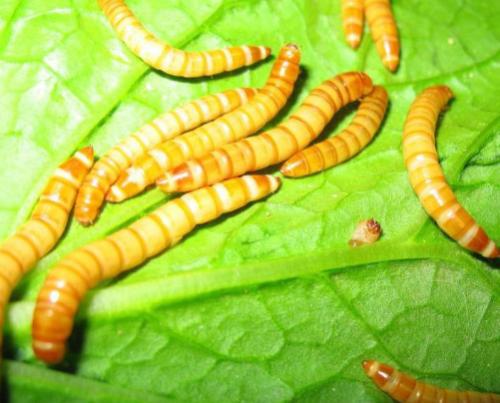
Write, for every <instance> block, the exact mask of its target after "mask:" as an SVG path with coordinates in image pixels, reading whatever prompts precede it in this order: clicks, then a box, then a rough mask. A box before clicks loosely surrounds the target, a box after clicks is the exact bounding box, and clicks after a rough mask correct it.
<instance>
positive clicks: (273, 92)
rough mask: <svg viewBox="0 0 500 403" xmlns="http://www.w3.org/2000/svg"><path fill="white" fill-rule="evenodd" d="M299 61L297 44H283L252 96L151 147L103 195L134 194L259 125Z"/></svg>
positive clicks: (275, 106) (287, 89) (288, 87)
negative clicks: (216, 115)
mask: <svg viewBox="0 0 500 403" xmlns="http://www.w3.org/2000/svg"><path fill="white" fill-rule="evenodd" d="M299 61H300V50H299V49H298V47H297V46H295V45H286V46H284V47H283V48H282V49H281V52H280V54H279V56H278V58H277V59H276V62H275V63H274V65H273V67H272V70H271V74H270V77H269V78H268V80H267V82H266V85H265V86H264V87H263V88H262V89H260V90H259V92H258V93H257V95H255V96H254V97H253V99H251V100H250V101H249V102H247V103H246V104H245V105H243V106H241V107H239V108H238V109H236V110H234V111H232V112H230V113H228V114H226V115H224V116H222V117H220V118H219V119H217V120H215V121H213V122H210V123H207V124H206V125H203V126H201V127H199V128H198V129H195V130H193V131H191V132H189V133H186V134H184V135H182V136H179V137H177V138H175V139H172V140H170V141H167V142H165V143H163V144H161V145H159V146H157V147H155V148H154V149H152V150H150V151H149V152H148V153H147V154H146V155H145V156H144V157H142V158H140V159H139V160H137V162H136V163H135V164H134V165H132V166H131V167H130V168H128V169H127V170H125V171H124V172H122V174H121V175H120V177H119V178H118V180H117V181H116V183H115V185H114V186H112V187H111V190H110V192H109V193H108V195H107V197H106V199H107V200H108V201H111V202H119V201H122V200H125V199H127V198H129V197H131V196H134V195H136V194H137V193H139V192H141V191H142V190H143V189H145V188H146V187H147V186H149V185H151V184H153V183H154V182H155V180H156V179H157V178H158V177H159V176H160V175H161V174H162V173H164V172H165V171H167V170H169V169H171V168H175V167H176V166H178V165H180V164H182V163H183V162H184V161H187V160H189V159H191V158H199V157H201V156H203V155H205V154H207V153H208V152H210V151H212V150H214V149H216V148H218V147H220V146H222V145H224V144H227V143H231V142H234V141H236V140H239V139H241V138H243V137H246V136H249V135H250V134H252V133H255V132H256V131H258V130H259V129H261V128H262V127H263V126H264V125H265V124H266V123H267V122H268V121H269V120H271V119H272V118H273V117H274V116H276V114H277V113H278V111H279V110H280V109H281V108H282V107H283V106H284V105H285V104H286V102H287V100H288V97H289V96H290V95H291V93H292V91H293V88H294V85H295V81H296V80H297V77H298V75H299V73H300V67H299Z"/></svg>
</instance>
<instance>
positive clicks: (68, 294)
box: [32, 175, 279, 363]
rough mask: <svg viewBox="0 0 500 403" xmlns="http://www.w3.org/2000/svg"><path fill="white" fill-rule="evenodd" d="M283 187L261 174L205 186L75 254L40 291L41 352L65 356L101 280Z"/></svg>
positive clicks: (36, 332)
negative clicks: (82, 308) (79, 315)
mask: <svg viewBox="0 0 500 403" xmlns="http://www.w3.org/2000/svg"><path fill="white" fill-rule="evenodd" d="M278 187H279V179H278V178H275V177H274V176H269V175H262V176H259V175H257V176H244V177H241V178H236V179H232V180H228V181H226V182H223V183H218V184H216V185H214V186H212V187H206V188H203V189H199V190H197V191H194V192H192V193H188V194H185V195H183V196H182V197H180V198H178V199H174V200H171V201H169V202H167V203H166V204H165V205H164V206H162V207H160V208H158V209H156V210H155V211H153V212H152V213H150V214H148V215H147V216H145V217H143V218H140V219H139V220H137V221H136V222H134V223H133V224H132V225H130V226H129V227H127V228H124V229H122V230H119V231H117V232H115V233H114V234H112V235H110V236H108V237H106V238H105V239H102V240H98V241H95V242H92V243H90V244H88V245H86V246H84V247H82V248H80V249H77V250H76V251H74V252H72V253H70V254H69V255H68V256H66V257H65V258H64V259H63V260H62V261H61V262H59V263H58V264H57V265H56V267H55V268H54V269H53V270H51V271H50V272H49V273H48V275H47V278H46V280H45V283H44V284H43V286H42V289H41V290H40V293H39V294H38V298H37V301H36V306H35V313H34V317H33V328H32V329H33V349H34V351H35V354H36V356H37V357H38V358H39V359H41V360H43V361H45V362H47V363H56V362H59V361H60V360H61V359H62V358H63V356H64V352H65V343H66V340H67V339H68V337H69V335H70V333H71V330H72V328H73V322H74V317H75V314H76V311H77V309H78V306H79V304H80V301H81V300H82V298H83V297H84V295H85V294H86V293H87V291H88V290H89V289H91V288H92V287H94V286H95V285H96V284H97V283H99V282H100V281H102V280H104V279H110V278H113V277H116V276H117V275H118V274H120V273H122V272H124V271H126V270H130V269H132V268H134V267H136V266H137V265H139V264H141V263H143V262H144V261H146V260H147V259H149V258H151V257H152V256H155V255H157V254H159V253H161V252H162V251H164V250H165V249H167V248H169V247H171V246H172V245H174V244H176V243H177V242H179V241H180V240H181V239H182V238H183V237H184V236H185V235H186V234H187V233H189V232H190V231H192V230H193V228H194V227H195V226H196V225H198V224H203V223H206V222H208V221H212V220H214V219H216V218H217V217H219V216H221V215H222V214H224V213H227V212H230V211H233V210H236V209H239V208H241V207H243V206H245V205H246V204H248V203H250V202H252V201H254V200H258V199H261V198H263V197H266V196H267V195H269V194H271V193H273V192H275V191H276V190H277V189H278Z"/></svg>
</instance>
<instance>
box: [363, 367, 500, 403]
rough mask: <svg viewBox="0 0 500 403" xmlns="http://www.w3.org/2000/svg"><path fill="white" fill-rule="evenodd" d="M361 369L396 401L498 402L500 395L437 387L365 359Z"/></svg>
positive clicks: (499, 402) (422, 402) (414, 402)
mask: <svg viewBox="0 0 500 403" xmlns="http://www.w3.org/2000/svg"><path fill="white" fill-rule="evenodd" d="M363 369H364V371H365V373H366V375H368V376H369V377H370V378H371V379H372V380H373V382H374V383H375V384H376V385H377V386H378V387H379V388H380V389H382V390H383V391H384V392H386V393H387V394H388V395H389V396H390V397H391V398H393V399H394V400H395V401H397V402H407V403H410V402H411V403H424V402H457V403H458V402H463V403H466V402H467V403H500V395H497V394H494V393H480V392H473V391H458V390H451V389H444V388H439V387H437V386H434V385H430V384H427V383H424V382H419V381H417V380H416V379H414V378H412V377H411V376H409V375H407V374H404V373H402V372H400V371H398V370H396V369H394V368H392V367H391V366H389V365H387V364H383V363H381V362H378V361H373V360H367V361H364V362H363Z"/></svg>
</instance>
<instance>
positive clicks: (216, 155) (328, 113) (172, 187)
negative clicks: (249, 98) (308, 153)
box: [156, 72, 373, 192]
mask: <svg viewBox="0 0 500 403" xmlns="http://www.w3.org/2000/svg"><path fill="white" fill-rule="evenodd" d="M372 89H373V86H372V81H371V79H370V77H368V76H367V75H366V74H364V73H357V72H351V73H344V74H340V75H338V76H336V77H333V78H332V79H330V80H327V81H325V82H323V83H322V84H321V85H320V86H319V87H317V88H315V89H313V90H312V91H311V93H310V94H309V95H308V96H307V97H306V99H305V100H304V102H303V103H302V105H301V106H300V107H299V109H298V110H297V111H296V112H295V113H293V114H292V115H291V116H290V117H289V118H288V119H287V120H286V121H285V122H283V123H281V124H280V125H278V126H277V127H275V128H273V129H271V130H268V131H266V132H264V133H262V134H259V135H258V136H254V137H250V138H248V139H244V140H241V141H238V142H235V143H231V144H227V145H225V146H223V147H221V148H219V149H216V150H215V151H212V152H211V153H209V154H207V155H205V156H203V157H201V158H199V159H197V160H194V159H193V160H190V161H187V162H186V163H183V164H182V165H179V166H178V167H177V168H174V169H173V170H171V171H170V172H167V173H166V174H164V175H163V176H162V177H160V178H159V179H158V181H157V182H156V184H157V185H158V186H159V187H160V189H161V190H163V191H165V192H185V191H188V190H192V189H196V188H199V187H201V186H206V185H208V184H212V183H216V182H218V181H220V180H223V179H225V178H230V177H234V176H239V175H241V174H243V173H245V172H250V171H256V170H259V169H262V168H265V167H268V166H271V165H274V164H277V163H278V162H281V161H283V160H285V159H287V158H289V157H290V156H291V155H293V154H295V153H296V152H297V151H299V150H301V149H302V148H304V147H305V146H307V145H308V144H309V143H310V142H311V141H313V140H314V139H315V138H316V137H317V136H318V135H319V134H320V133H321V131H322V130H323V129H324V127H325V126H326V125H327V124H328V122H329V121H330V120H331V118H332V117H333V115H334V114H335V113H336V112H337V111H338V110H339V109H340V108H342V107H343V106H345V105H346V104H348V103H350V102H353V101H355V100H357V99H359V98H360V97H362V96H364V95H366V94H368V93H370V92H371V91H372Z"/></svg>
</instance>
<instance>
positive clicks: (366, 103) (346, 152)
mask: <svg viewBox="0 0 500 403" xmlns="http://www.w3.org/2000/svg"><path fill="white" fill-rule="evenodd" d="M387 102H388V98H387V92H386V91H385V89H384V88H382V87H379V86H376V87H374V89H373V92H372V93H371V94H370V95H367V96H366V97H365V98H363V100H362V101H361V103H360V105H359V109H358V111H357V112H356V115H355V116H354V118H353V120H352V123H351V124H350V125H349V126H348V127H347V128H346V129H344V130H343V131H341V132H340V133H339V134H338V135H336V136H335V137H332V138H329V139H328V140H325V141H322V142H321V143H318V144H315V145H313V146H311V147H309V148H306V149H305V150H302V151H300V152H298V153H297V154H295V155H294V156H292V157H291V158H290V159H289V160H287V161H286V162H285V163H284V164H283V166H282V167H281V169H280V170H281V173H282V174H283V175H285V176H293V177H298V176H305V175H310V174H313V173H316V172H319V171H322V170H324V169H327V168H330V167H332V166H334V165H337V164H340V163H341V162H343V161H345V160H347V159H349V158H351V157H353V156H354V155H356V154H358V153H359V152H360V151H361V150H362V149H363V148H365V146H366V145H367V144H368V143H369V142H370V141H371V140H372V139H373V136H374V135H375V133H376V132H377V130H378V128H379V127H380V123H381V122H382V120H383V119H384V115H385V111H386V109H387Z"/></svg>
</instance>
